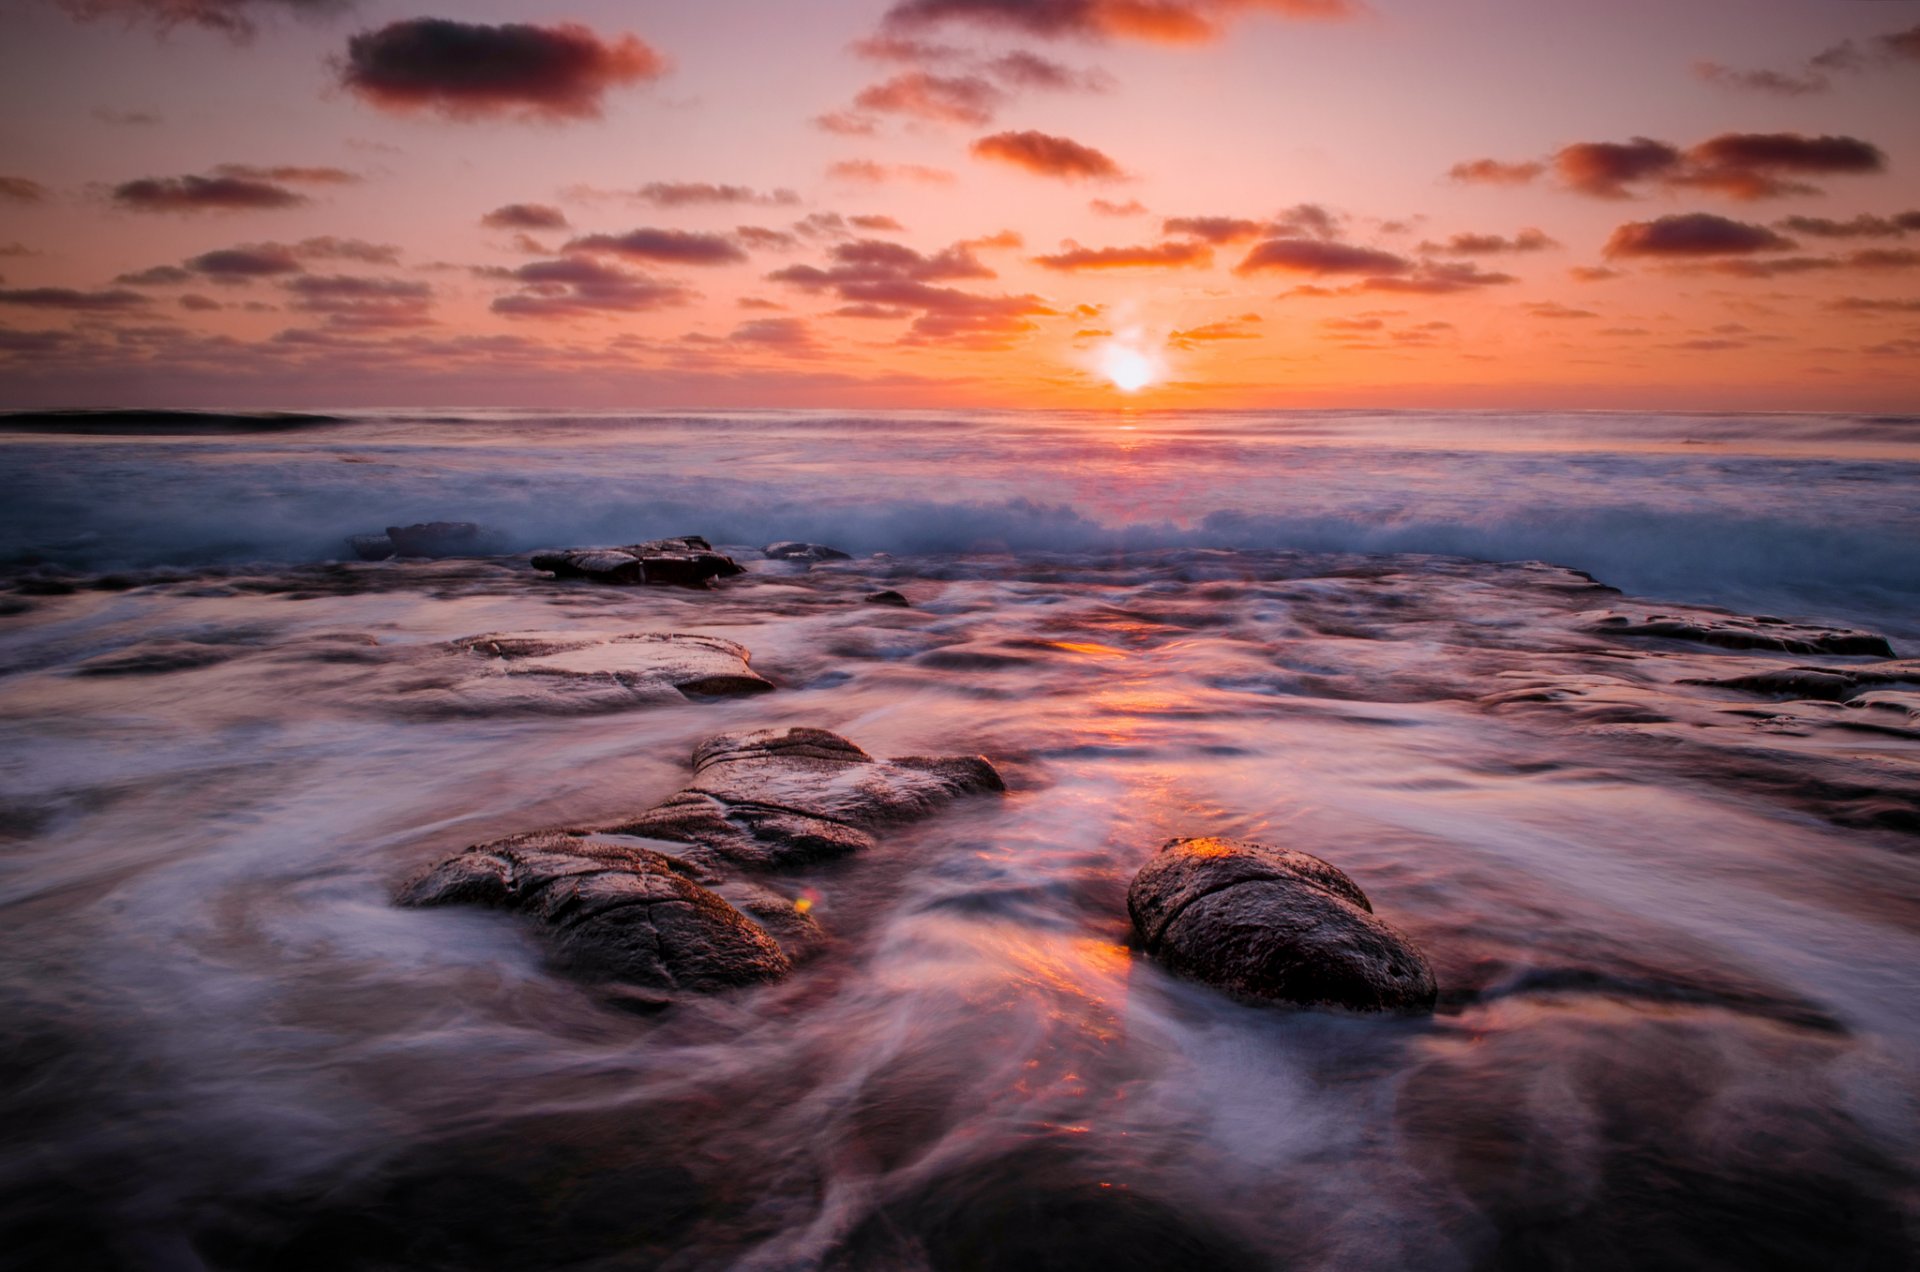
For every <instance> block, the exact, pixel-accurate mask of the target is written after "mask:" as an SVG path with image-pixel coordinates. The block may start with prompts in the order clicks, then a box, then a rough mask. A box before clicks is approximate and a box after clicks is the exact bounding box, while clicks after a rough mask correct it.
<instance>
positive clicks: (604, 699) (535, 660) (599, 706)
mask: <svg viewBox="0 0 1920 1272" xmlns="http://www.w3.org/2000/svg"><path fill="white" fill-rule="evenodd" d="M383 653H384V654H385V658H384V659H383V660H382V663H381V670H380V672H379V673H378V678H377V680H363V681H362V682H360V683H359V686H358V690H357V691H358V692H361V693H363V694H371V695H373V697H372V699H371V701H372V702H373V703H374V705H377V706H379V707H381V708H382V709H383V710H387V711H392V712H397V713H399V714H402V715H410V716H423V717H444V716H495V715H577V714H594V713H598V712H605V711H626V710H632V709H634V708H637V707H645V706H659V705H671V704H675V703H680V702H684V701H686V700H687V699H688V698H706V697H737V696H741V695H745V694H755V693H766V692H768V691H769V690H771V689H772V688H773V685H772V684H771V683H770V682H768V681H767V680H766V679H765V678H763V677H761V676H759V675H756V674H755V673H754V671H753V670H752V669H751V668H750V667H748V666H747V659H748V657H749V655H748V653H747V651H746V649H745V648H744V647H743V646H740V645H736V644H734V643H733V642H732V641H730V640H722V639H721V638H719V637H717V636H691V635H678V634H661V633H653V632H639V633H624V634H619V635H611V636H609V635H601V634H584V635H582V634H572V633H562V632H509V633H492V634H488V635H484V636H469V637H466V638H464V639H461V640H457V641H452V642H449V643H447V644H444V645H434V646H429V647H427V648H425V649H409V648H405V647H402V648H398V649H394V650H391V651H383Z"/></svg>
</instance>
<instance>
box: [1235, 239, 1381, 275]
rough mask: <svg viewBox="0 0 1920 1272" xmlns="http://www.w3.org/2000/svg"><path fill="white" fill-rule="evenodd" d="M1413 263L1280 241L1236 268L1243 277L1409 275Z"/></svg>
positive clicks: (1338, 246) (1259, 247)
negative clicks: (1270, 274)
mask: <svg viewBox="0 0 1920 1272" xmlns="http://www.w3.org/2000/svg"><path fill="white" fill-rule="evenodd" d="M1412 269H1413V262H1412V261H1409V260H1407V259H1406V258H1405V257H1402V256H1395V255H1394V254H1393V253H1392V252H1383V251H1380V250H1379V249H1378V248H1372V247H1356V246H1353V245H1352V244H1349V243H1329V242H1327V241H1325V240H1322V239H1304V238H1276V239H1267V240H1266V241H1265V242H1263V243H1259V244H1256V245H1255V246H1254V248H1253V250H1252V251H1250V252H1248V253H1247V257H1246V259H1245V260H1243V261H1241V262H1240V263H1239V264H1238V265H1236V266H1234V270H1233V272H1234V273H1236V274H1240V275H1243V276H1244V275H1248V274H1257V273H1262V272H1266V271H1274V270H1277V271H1281V272H1285V273H1293V274H1313V275H1326V274H1379V275H1386V274H1405V273H1408V272H1410V271H1412Z"/></svg>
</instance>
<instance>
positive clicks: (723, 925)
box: [397, 832, 791, 993]
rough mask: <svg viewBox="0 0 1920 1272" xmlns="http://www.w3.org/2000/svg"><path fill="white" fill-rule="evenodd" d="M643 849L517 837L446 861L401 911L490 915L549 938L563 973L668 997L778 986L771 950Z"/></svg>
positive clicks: (777, 957) (733, 913)
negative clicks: (503, 914)
mask: <svg viewBox="0 0 1920 1272" xmlns="http://www.w3.org/2000/svg"><path fill="white" fill-rule="evenodd" d="M684 869H685V867H683V866H681V865H680V864H679V863H677V862H675V861H673V860H672V859H671V858H668V857H665V856H663V855H661V854H660V853H657V852H653V851H650V850H648V849H646V848H640V847H630V846H625V845H614V844H607V843H601V842H596V841H594V840H591V839H586V838H582V837H580V836H576V835H570V834H566V833H558V832H550V833H545V834H534V835H523V836H520V837H518V838H515V839H507V840H501V841H499V842H497V843H491V844H483V845H480V846H478V847H475V848H469V849H468V850H467V851H466V852H463V853H461V854H459V855H458V856H455V857H450V858H448V859H447V860H445V861H443V862H441V863H440V864H439V865H437V866H435V867H433V868H432V869H431V870H429V871H427V872H426V873H425V874H424V875H421V876H419V877H418V878H416V879H413V880H411V881H410V882H408V883H407V884H406V885H405V886H404V887H402V888H401V889H400V893H399V896H398V898H397V899H398V901H399V903H400V904H401V905H404V906H436V905H452V904H477V905H491V906H497V907H500V908H502V909H507V910H514V911H517V912H519V913H522V914H526V915H529V916H531V917H532V918H534V919H537V920H538V921H540V922H541V923H543V924H545V925H546V927H547V928H548V929H549V931H550V933H551V936H552V940H553V947H554V953H555V956H556V958H557V959H558V961H559V962H560V963H561V964H562V965H564V966H565V967H567V968H568V969H569V970H571V971H574V972H576V973H579V974H582V975H585V976H588V977H591V978H604V979H607V980H614V981H619V982H621V983H623V984H627V985H637V986H641V987H644V988H648V989H657V990H662V991H665V992H668V993H683V992H710V991H713V990H721V989H732V988H736V987H739V986H743V985H754V984H761V983H764V982H767V981H773V980H778V979H779V978H780V977H782V976H784V975H786V974H787V972H788V970H789V969H790V966H791V965H790V964H789V962H788V961H787V956H786V955H785V954H784V953H782V952H781V949H780V947H779V945H777V944H776V943H775V942H774V940H773V938H772V937H770V936H768V935H767V933H766V932H765V931H764V930H763V929H762V928H761V927H760V925H759V924H757V923H755V922H753V920H751V919H749V918H748V917H747V916H746V915H744V914H742V913H741V912H740V911H739V910H736V909H734V907H733V906H731V905H728V904H727V903H726V902H725V901H723V900H721V899H720V897H718V896H717V895H715V894H714V893H712V892H710V891H708V890H707V889H706V888H703V887H701V886H700V885H699V884H697V883H695V882H693V881H692V880H691V879H688V878H687V877H686V876H685V875H684V874H683V873H682V871H683V870H684Z"/></svg>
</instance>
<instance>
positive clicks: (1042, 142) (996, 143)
mask: <svg viewBox="0 0 1920 1272" xmlns="http://www.w3.org/2000/svg"><path fill="white" fill-rule="evenodd" d="M972 151H973V154H974V156H975V157H976V158H979V159H992V160H996V161H998V162H1000V163H1007V164H1012V165H1013V166H1014V167H1016V168H1024V169H1026V170H1027V171H1028V172H1034V173H1038V174H1040V175H1041V176H1046V177H1059V178H1061V179H1062V180H1066V181H1079V180H1095V181H1112V180H1116V179H1118V178H1120V177H1122V176H1124V175H1125V174H1124V173H1123V172H1122V171H1121V170H1120V165H1119V164H1117V163H1115V162H1114V161H1113V160H1112V159H1111V158H1109V157H1108V156H1107V155H1105V154H1103V153H1101V152H1100V151H1098V150H1095V149H1094V148H1093V147H1092V146H1085V145H1082V144H1080V143H1079V142H1077V141H1074V140H1072V139H1071V138H1067V137H1055V136H1051V135H1049V134H1047V133H1043V132H1035V131H1033V130H1031V129H1029V130H1027V131H1025V132H1003V133H994V134H993V135H992V136H989V137H982V138H980V139H979V140H978V141H976V142H974V143H973V147H972Z"/></svg>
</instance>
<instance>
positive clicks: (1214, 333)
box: [1101, 314, 1261, 350]
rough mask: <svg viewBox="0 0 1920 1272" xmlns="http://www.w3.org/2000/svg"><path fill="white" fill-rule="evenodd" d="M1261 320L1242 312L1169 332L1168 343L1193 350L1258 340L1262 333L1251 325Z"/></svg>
mask: <svg viewBox="0 0 1920 1272" xmlns="http://www.w3.org/2000/svg"><path fill="white" fill-rule="evenodd" d="M1259 321H1260V315H1259V314H1240V315H1239V316H1238V317H1234V318H1226V319H1222V320H1221V321H1219V322H1209V323H1204V324H1202V325H1201V326H1198V327H1188V328H1186V329H1185V330H1181V331H1171V332H1168V333H1167V345H1168V347H1169V348H1173V349H1183V350H1192V349H1195V348H1197V347H1199V346H1201V345H1207V344H1218V343H1220V342H1221V341H1225V340H1258V339H1260V336H1261V333H1260V332H1258V331H1254V330H1250V327H1251V326H1253V325H1256V324H1258V323H1259ZM1101 334H1106V333H1101Z"/></svg>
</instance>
